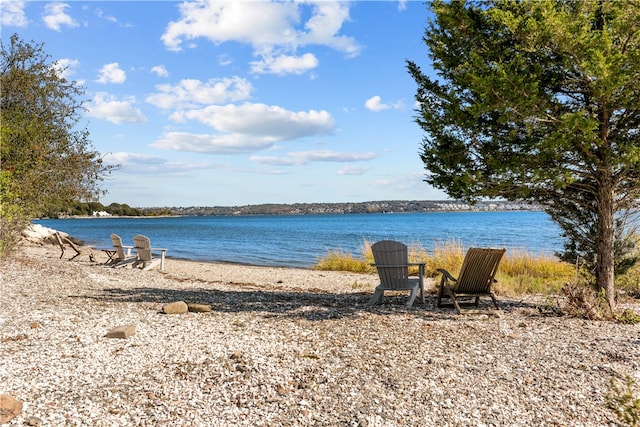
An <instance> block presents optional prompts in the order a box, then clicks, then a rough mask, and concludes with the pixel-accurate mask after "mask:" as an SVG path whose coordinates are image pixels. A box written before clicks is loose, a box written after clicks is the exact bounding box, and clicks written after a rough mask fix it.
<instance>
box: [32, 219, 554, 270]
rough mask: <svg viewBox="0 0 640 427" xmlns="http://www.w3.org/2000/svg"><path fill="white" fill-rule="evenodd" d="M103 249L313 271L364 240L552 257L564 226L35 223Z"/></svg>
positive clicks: (532, 222) (489, 222) (509, 222)
mask: <svg viewBox="0 0 640 427" xmlns="http://www.w3.org/2000/svg"><path fill="white" fill-rule="evenodd" d="M34 222H35V223H37V224H42V225H43V226H45V227H50V228H53V229H55V230H59V231H64V232H66V233H68V234H70V235H71V236H73V237H76V238H78V239H80V240H82V241H84V242H85V243H86V244H87V245H91V246H95V247H97V248H109V247H111V239H110V237H109V236H110V235H111V233H116V234H118V235H119V236H120V237H122V240H123V243H124V244H125V245H133V236H134V235H136V234H143V235H145V236H147V237H149V238H150V239H151V245H152V246H153V247H163V248H167V249H168V251H167V256H168V257H169V258H171V257H173V258H183V259H191V260H198V261H210V262H231V263H241V264H251V265H262V266H288V267H310V266H312V265H313V264H315V263H316V261H317V260H318V258H321V257H323V256H325V255H326V254H327V251H332V250H340V251H343V252H347V253H352V254H354V255H360V254H361V252H362V251H361V249H362V245H363V243H364V241H365V240H367V241H369V242H370V243H374V242H376V241H378V240H383V239H392V240H398V241H402V242H404V243H406V244H407V245H421V246H422V247H423V248H424V249H425V250H427V251H431V250H433V247H434V246H435V245H438V244H442V243H445V242H448V241H456V242H460V243H461V244H462V245H463V246H464V247H465V248H467V247H471V246H492V247H506V248H507V249H508V250H509V249H511V250H518V251H523V250H526V251H527V252H528V253H529V254H531V255H539V254H546V255H553V253H554V252H555V251H558V250H560V249H562V242H563V241H562V238H561V237H560V229H559V227H558V226H557V225H556V224H555V223H553V222H552V221H551V220H550V218H549V216H548V215H547V214H546V213H544V212H530V211H501V212H428V213H400V214H395V213H391V214H348V215H282V216H274V215H265V216H193V217H162V218H87V219H46V220H37V221H34Z"/></svg>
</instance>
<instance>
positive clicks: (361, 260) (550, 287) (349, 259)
mask: <svg viewBox="0 0 640 427" xmlns="http://www.w3.org/2000/svg"><path fill="white" fill-rule="evenodd" d="M408 246H409V262H424V263H425V264H426V266H425V267H426V269H425V275H426V276H427V277H437V276H439V274H440V273H438V271H437V270H438V269H439V268H443V269H445V270H447V271H449V272H450V273H451V274H453V275H454V276H457V274H458V272H459V271H460V267H461V266H462V262H463V260H464V256H465V248H464V247H463V246H462V243H461V242H460V241H459V240H450V241H446V242H439V243H437V244H436V246H435V247H434V249H433V252H432V253H429V252H428V251H427V250H425V249H424V247H422V245H420V244H409V245H408ZM372 263H373V253H372V252H371V243H370V242H369V241H367V240H365V241H364V242H363V244H362V247H361V255H360V256H359V257H354V256H353V255H352V254H351V253H347V252H344V251H339V250H331V251H328V252H327V255H326V256H324V257H322V258H320V259H319V260H318V262H317V263H316V265H315V266H314V269H316V270H329V271H350V272H355V273H375V272H376V270H375V267H372V266H371V264H372ZM416 272H417V268H416V271H415V272H414V271H411V273H412V274H415V273H416ZM573 279H575V270H574V268H573V266H572V265H570V264H567V263H564V262H562V261H560V260H558V259H557V258H555V257H550V256H547V255H537V256H532V255H531V254H529V253H528V252H526V251H525V250H517V251H514V250H510V251H508V252H507V254H505V256H504V258H503V259H502V262H501V263H500V267H499V269H498V275H497V280H498V282H497V283H496V285H495V286H494V290H495V291H496V292H498V293H500V294H513V295H522V294H526V293H535V294H543V295H549V294H559V293H560V291H561V290H562V288H563V286H565V285H566V284H567V283H568V282H570V281H572V280H573Z"/></svg>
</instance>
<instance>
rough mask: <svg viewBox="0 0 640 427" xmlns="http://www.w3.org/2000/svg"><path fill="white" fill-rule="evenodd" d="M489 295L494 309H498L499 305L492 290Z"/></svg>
mask: <svg viewBox="0 0 640 427" xmlns="http://www.w3.org/2000/svg"><path fill="white" fill-rule="evenodd" d="M489 296H491V300H492V301H493V305H495V306H496V310H500V306H499V305H498V300H497V299H496V296H495V295H493V292H491V293H490V294H489Z"/></svg>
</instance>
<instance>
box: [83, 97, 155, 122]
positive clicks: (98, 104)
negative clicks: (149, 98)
mask: <svg viewBox="0 0 640 427" xmlns="http://www.w3.org/2000/svg"><path fill="white" fill-rule="evenodd" d="M135 102H136V100H135V98H134V97H128V98H125V99H123V100H119V99H117V98H116V97H114V96H112V95H109V94H107V93H105V92H98V93H97V94H96V96H95V97H94V98H93V100H92V101H91V102H90V103H89V104H88V105H87V115H88V116H90V117H96V118H98V119H104V120H108V121H110V122H111V123H115V124H121V123H146V122H147V118H146V117H145V116H144V115H143V114H142V113H141V112H140V110H139V109H137V108H135V107H134V106H133V104H135Z"/></svg>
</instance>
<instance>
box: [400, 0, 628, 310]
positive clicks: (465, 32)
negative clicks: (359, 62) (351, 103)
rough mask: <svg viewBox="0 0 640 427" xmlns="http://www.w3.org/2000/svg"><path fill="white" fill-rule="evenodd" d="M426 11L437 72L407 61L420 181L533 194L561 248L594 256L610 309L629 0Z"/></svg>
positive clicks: (437, 5)
mask: <svg viewBox="0 0 640 427" xmlns="http://www.w3.org/2000/svg"><path fill="white" fill-rule="evenodd" d="M430 8H431V10H432V12H433V14H434V19H433V20H432V21H430V22H429V24H428V25H427V28H426V30H425V35H424V38H423V41H424V42H425V44H426V45H427V46H428V48H429V57H430V59H431V60H432V61H433V67H434V69H435V70H436V73H437V75H434V76H430V75H428V74H426V73H424V72H423V71H422V70H421V68H420V67H419V66H418V65H417V64H416V63H415V62H413V61H407V68H408V71H409V73H410V74H411V75H412V77H413V78H414V80H415V81H416V83H417V85H418V89H417V93H416V100H417V101H418V103H419V109H418V113H419V114H418V116H417V117H416V122H417V123H418V125H419V126H420V127H421V128H422V129H423V130H424V132H425V134H424V138H423V147H422V151H421V158H422V160H423V162H424V164H425V169H426V170H427V171H428V175H427V177H426V178H425V181H426V182H428V183H430V184H432V185H434V186H435V187H437V188H441V189H444V190H445V191H446V192H447V193H448V194H449V195H450V196H453V197H455V198H462V199H466V200H471V201H473V200H478V199H480V198H485V197H488V198H505V199H508V200H531V201H535V202H537V203H539V204H541V205H542V206H543V208H544V209H545V210H546V211H547V212H548V213H549V214H550V215H551V218H552V219H553V220H554V221H555V222H557V223H558V224H559V225H560V227H561V228H562V229H563V231H564V234H565V236H566V237H567V242H568V246H567V248H566V249H567V250H566V251H565V255H566V256H567V257H568V258H571V257H574V258H575V257H576V256H581V257H587V258H588V259H589V260H593V263H592V265H593V267H594V271H593V273H594V279H595V285H596V286H597V288H599V289H604V290H605V293H606V298H607V302H608V304H609V307H610V308H611V310H613V309H614V306H615V289H614V265H615V254H616V236H622V235H623V229H624V227H625V225H626V221H625V219H626V217H625V215H626V213H628V212H632V211H634V210H635V209H637V208H638V200H639V196H640V130H639V128H640V84H638V81H640V2H638V1H637V0H630V1H624V2H619V1H606V0H601V1H579V0H574V1H564V0H563V1H560V0H557V1H554V0H540V1H522V2H520V1H511V0H503V1H501V0H495V1H482V2H480V1H478V2H471V1H469V2H464V1H460V2H457V1H455V2H442V1H435V2H433V3H431V4H430ZM621 241H623V240H621ZM618 247H619V248H620V249H622V248H623V247H624V246H623V245H618Z"/></svg>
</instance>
